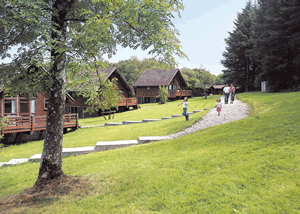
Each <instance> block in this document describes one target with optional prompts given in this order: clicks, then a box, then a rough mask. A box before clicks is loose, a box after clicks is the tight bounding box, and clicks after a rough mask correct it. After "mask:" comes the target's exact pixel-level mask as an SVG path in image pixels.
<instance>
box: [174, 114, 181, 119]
mask: <svg viewBox="0 0 300 214" xmlns="http://www.w3.org/2000/svg"><path fill="white" fill-rule="evenodd" d="M172 117H173V118H174V117H182V115H181V114H177V115H172Z"/></svg>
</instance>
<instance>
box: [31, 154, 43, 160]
mask: <svg viewBox="0 0 300 214" xmlns="http://www.w3.org/2000/svg"><path fill="white" fill-rule="evenodd" d="M41 158H42V154H35V155H33V156H31V158H29V161H35V160H41Z"/></svg>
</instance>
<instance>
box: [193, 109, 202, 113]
mask: <svg viewBox="0 0 300 214" xmlns="http://www.w3.org/2000/svg"><path fill="white" fill-rule="evenodd" d="M198 112H201V110H194V111H193V113H198Z"/></svg>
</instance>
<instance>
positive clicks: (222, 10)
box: [109, 0, 248, 75]
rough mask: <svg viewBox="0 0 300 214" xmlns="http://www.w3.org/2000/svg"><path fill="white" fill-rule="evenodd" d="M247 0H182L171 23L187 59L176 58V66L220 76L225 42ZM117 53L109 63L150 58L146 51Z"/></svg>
mask: <svg viewBox="0 0 300 214" xmlns="http://www.w3.org/2000/svg"><path fill="white" fill-rule="evenodd" d="M247 2H248V0H211V1H204V0H183V5H184V7H185V9H184V11H182V12H181V19H180V18H176V19H175V20H173V23H174V24H175V26H176V28H177V29H178V30H179V32H180V34H181V35H180V36H179V40H180V41H181V46H182V51H183V52H184V53H185V54H186V55H187V56H188V58H189V60H187V59H181V58H179V57H176V61H177V62H178V67H179V68H182V67H187V68H190V69H193V68H200V67H203V68H205V69H206V70H209V71H210V72H211V73H212V74H215V75H218V74H221V73H222V69H224V68H223V66H222V65H221V64H220V60H221V59H222V58H223V57H222V52H223V51H225V41H224V39H225V38H227V37H228V36H229V34H228V32H232V31H233V29H234V24H233V22H234V21H235V19H236V18H237V13H238V12H242V9H243V8H244V7H245V6H246V3H247ZM117 49H118V51H117V53H116V55H114V56H113V57H112V58H111V59H109V61H110V62H118V61H120V60H126V59H129V58H130V57H131V56H137V57H138V58H141V59H142V58H149V57H151V55H148V54H147V53H148V52H147V51H142V50H131V49H129V48H126V49H124V48H121V47H117Z"/></svg>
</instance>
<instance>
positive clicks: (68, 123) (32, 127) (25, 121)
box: [1, 114, 78, 135]
mask: <svg viewBox="0 0 300 214" xmlns="http://www.w3.org/2000/svg"><path fill="white" fill-rule="evenodd" d="M46 121H47V116H46V115H42V116H31V117H7V121H6V122H7V123H6V124H5V125H4V126H3V128H2V133H1V134H2V135H4V134H7V133H15V132H30V133H31V134H32V133H33V132H34V131H40V130H45V129H46ZM63 127H64V128H78V116H77V114H65V115H64V124H63Z"/></svg>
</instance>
